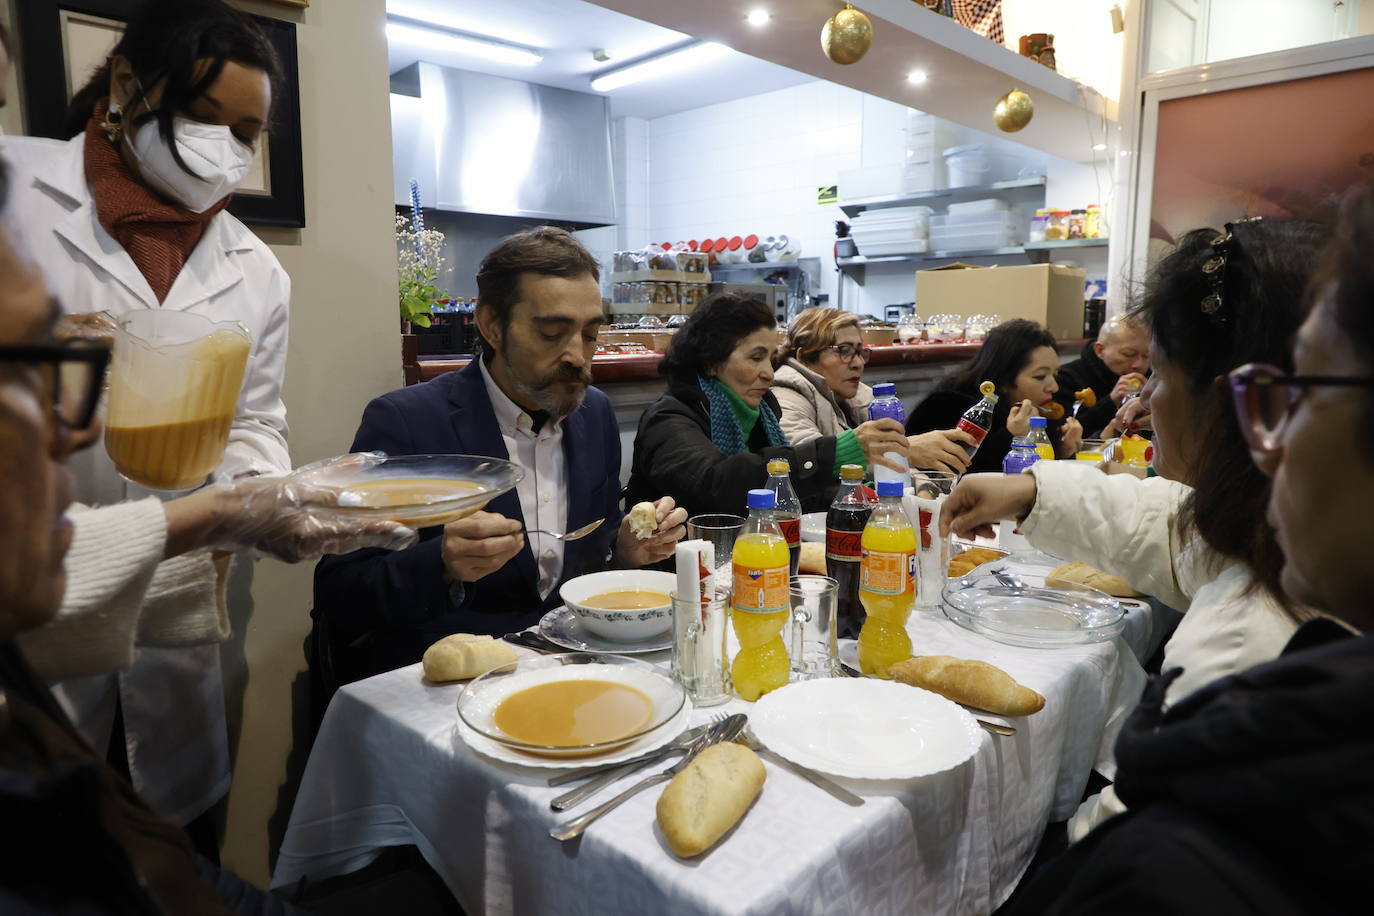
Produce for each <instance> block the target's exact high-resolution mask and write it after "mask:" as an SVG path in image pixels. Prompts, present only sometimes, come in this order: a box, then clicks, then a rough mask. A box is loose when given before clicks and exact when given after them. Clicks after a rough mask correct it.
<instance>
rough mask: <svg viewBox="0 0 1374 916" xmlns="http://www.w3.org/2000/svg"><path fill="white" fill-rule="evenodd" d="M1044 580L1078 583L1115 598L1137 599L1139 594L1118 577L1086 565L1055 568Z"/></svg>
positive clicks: (1074, 563) (1065, 565) (1077, 563)
mask: <svg viewBox="0 0 1374 916" xmlns="http://www.w3.org/2000/svg"><path fill="white" fill-rule="evenodd" d="M1045 578H1047V579H1063V580H1064V581H1066V582H1078V583H1080V584H1082V585H1086V586H1088V587H1089V588H1095V589H1097V590H1098V591H1100V592H1106V593H1107V594H1109V595H1115V596H1116V597H1117V598H1139V597H1140V592H1138V591H1136V590H1135V589H1133V588H1131V586H1130V583H1128V582H1127V581H1126V580H1125V579H1123V578H1121V577H1120V576H1113V575H1111V574H1110V573H1104V572H1103V571H1102V570H1100V569H1095V568H1094V567H1092V566H1089V565H1088V564H1087V563H1079V562H1076V561H1075V562H1073V563H1065V564H1064V565H1063V566H1056V567H1055V568H1054V570H1053V571H1052V572H1051V573H1050V574H1049V575H1048V576H1046V577H1045Z"/></svg>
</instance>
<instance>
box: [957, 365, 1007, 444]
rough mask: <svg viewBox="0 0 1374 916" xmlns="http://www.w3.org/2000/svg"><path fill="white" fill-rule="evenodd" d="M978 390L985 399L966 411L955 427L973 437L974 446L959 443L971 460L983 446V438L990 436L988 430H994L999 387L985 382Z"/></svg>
mask: <svg viewBox="0 0 1374 916" xmlns="http://www.w3.org/2000/svg"><path fill="white" fill-rule="evenodd" d="M978 390H979V391H981V392H982V393H983V399H982V400H981V401H979V402H978V403H977V404H974V405H973V406H972V407H970V408H969V409H968V410H966V411H964V415H963V416H962V417H960V418H959V423H958V425H957V426H955V427H954V428H955V429H962V430H963V431H964V432H966V433H968V434H969V435H970V436H972V437H973V444H972V445H969V444H968V443H967V442H960V443H959V447H960V448H962V449H963V450H964V451H965V452H966V453H968V456H969V458H970V459H972V458H973V455H974V453H975V452H977V451H978V446H980V445H982V444H983V438H984V437H985V436H986V435H987V434H988V430H990V429H992V412H993V411H994V410H996V409H997V386H996V385H994V384H993V383H992V382H984V383H983V384H981V385H979V386H978Z"/></svg>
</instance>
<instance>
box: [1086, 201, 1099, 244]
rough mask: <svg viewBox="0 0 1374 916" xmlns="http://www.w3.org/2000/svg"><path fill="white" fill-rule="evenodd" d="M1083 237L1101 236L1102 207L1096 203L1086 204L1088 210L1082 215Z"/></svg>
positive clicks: (1096, 237) (1095, 237)
mask: <svg viewBox="0 0 1374 916" xmlns="http://www.w3.org/2000/svg"><path fill="white" fill-rule="evenodd" d="M1083 237H1084V238H1088V239H1099V238H1101V237H1102V208H1101V207H1099V206H1098V205H1097V204H1088V211H1087V213H1085V214H1084V215H1083Z"/></svg>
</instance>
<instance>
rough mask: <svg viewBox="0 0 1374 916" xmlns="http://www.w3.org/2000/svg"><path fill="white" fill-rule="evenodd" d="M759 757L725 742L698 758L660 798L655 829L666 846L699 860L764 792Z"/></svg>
mask: <svg viewBox="0 0 1374 916" xmlns="http://www.w3.org/2000/svg"><path fill="white" fill-rule="evenodd" d="M765 778H766V774H765V772H764V769H763V762H762V761H761V760H759V758H758V755H757V754H755V753H754V752H753V751H751V750H749V748H747V747H745V746H744V745H742V744H735V743H734V742H733V741H726V742H724V743H722V744H714V745H712V746H711V747H708V748H707V749H706V750H704V751H702V752H701V753H700V754H698V755H697V758H696V759H695V760H693V761H692V762H691V763H689V764H688V765H687V768H686V769H685V770H683V771H682V772H681V773H678V774H677V775H676V776H674V777H673V781H672V782H670V783H668V787H667V788H666V789H664V790H663V794H662V795H660V796H659V799H658V826H659V829H660V830H662V831H663V836H664V838H665V839H666V840H667V841H668V848H669V849H671V850H672V851H673V853H674V854H676V855H679V856H681V857H682V858H684V859H687V858H691V857H692V856H699V855H701V854H702V853H703V852H705V851H706V850H708V849H710V848H711V847H712V846H714V845H715V843H716V841H717V840H719V839H720V838H721V837H723V836H725V834H726V833H727V832H729V830H730V828H731V827H733V826H735V822H736V821H738V820H739V819H740V818H741V817H743V816H744V812H746V811H748V810H749V806H750V805H752V804H753V803H754V799H755V798H757V797H758V794H759V791H760V790H761V789H762V788H763V780H764V779H765Z"/></svg>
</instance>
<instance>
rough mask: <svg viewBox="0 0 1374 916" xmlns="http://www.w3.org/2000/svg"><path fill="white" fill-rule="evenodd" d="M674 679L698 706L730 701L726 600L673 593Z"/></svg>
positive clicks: (718, 596)
mask: <svg viewBox="0 0 1374 916" xmlns="http://www.w3.org/2000/svg"><path fill="white" fill-rule="evenodd" d="M672 598H673V677H674V678H675V679H676V680H677V682H678V683H679V684H681V685H682V687H683V689H684V690H686V691H687V695H688V696H689V697H691V698H692V704H693V705H695V706H717V705H719V704H721V703H724V702H725V701H726V700H728V699H730V696H731V690H730V669H729V658H728V657H727V656H726V654H725V652H726V650H725V631H726V630H727V629H728V626H727V623H726V622H727V621H728V619H729V611H728V608H727V607H726V604H727V599H726V598H724V597H723V596H720V595H717V596H716V598H715V599H713V600H711V601H708V602H705V604H703V603H702V602H700V601H697V600H695V599H694V598H691V599H686V600H683V599H680V598H679V597H678V595H677V592H673V594H672Z"/></svg>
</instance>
